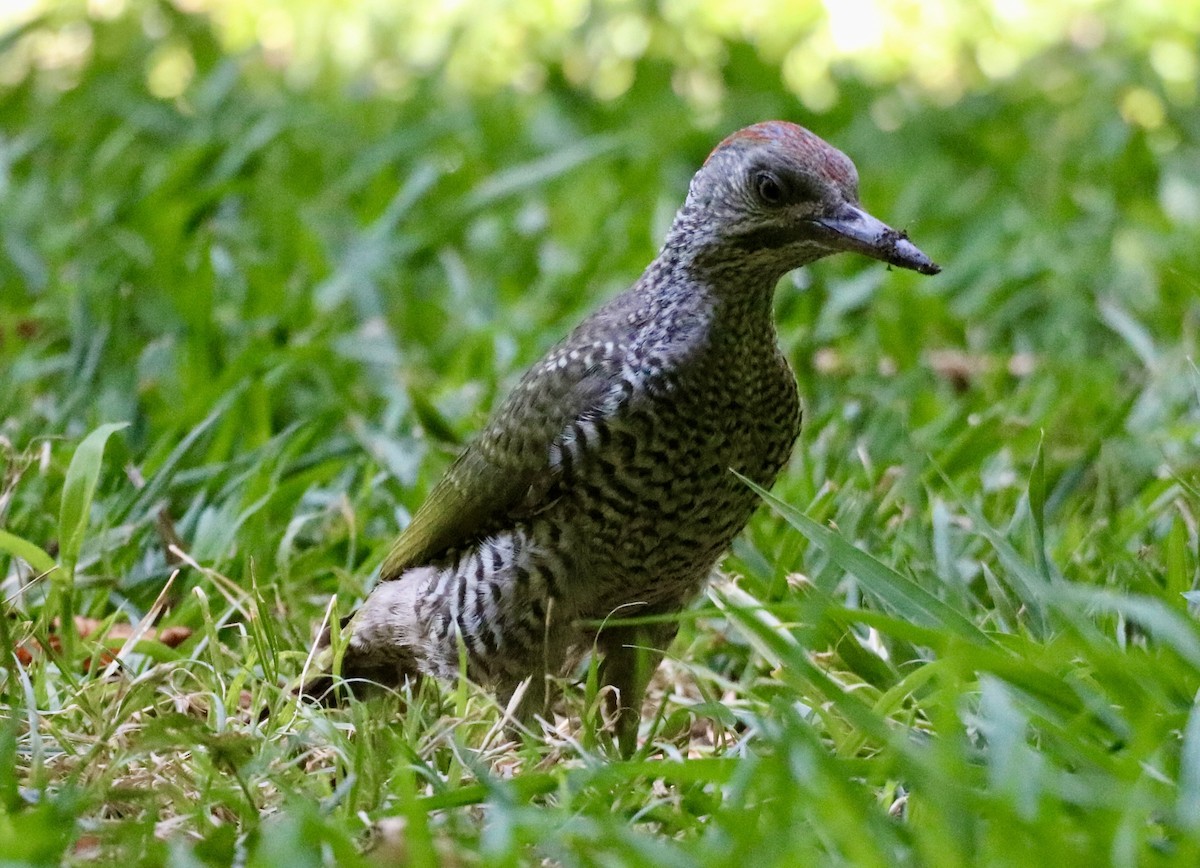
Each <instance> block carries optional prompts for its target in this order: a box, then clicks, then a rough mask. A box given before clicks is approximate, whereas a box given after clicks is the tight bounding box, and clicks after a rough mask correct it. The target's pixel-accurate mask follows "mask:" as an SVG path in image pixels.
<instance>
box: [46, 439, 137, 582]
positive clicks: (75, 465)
mask: <svg viewBox="0 0 1200 868" xmlns="http://www.w3.org/2000/svg"><path fill="white" fill-rule="evenodd" d="M128 425H129V423H128V422H112V423H109V424H107V425H101V426H100V427H99V428H97V429H96V430H95V431H93V432H92V433H91V434H88V436H87V437H84V438H83V442H82V443H80V444H79V446H78V448H76V450H75V454H74V455H73V456H71V464H70V465H69V466H68V467H67V478H66V480H65V481H64V482H63V491H62V503H61V506H60V508H59V513H58V540H59V560H60V561H61V562H62V568H63V569H62V579H63V581H64V582H66V583H68V584H69V583H71V582H72V581H74V578H75V564H76V562H77V561H78V559H79V548H80V546H81V545H83V535H84V533H85V532H86V531H87V524H88V512H89V511H90V510H91V507H92V497H93V496H94V495H95V493H96V482H97V480H98V479H99V478H100V466H101V464H102V463H103V461H104V446H105V444H107V443H108V438H109V437H111V436H112V435H113V434H114V433H115V432H117V431H120V430H121V429H122V428H126V427H128Z"/></svg>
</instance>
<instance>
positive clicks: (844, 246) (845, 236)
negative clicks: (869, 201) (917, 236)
mask: <svg viewBox="0 0 1200 868" xmlns="http://www.w3.org/2000/svg"><path fill="white" fill-rule="evenodd" d="M813 223H815V224H816V225H817V226H819V227H821V229H822V230H824V233H825V234H827V237H828V240H829V243H830V244H831V246H833V247H836V248H838V249H839V250H852V251H854V252H855V253H862V254H865V255H867V256H870V257H872V258H873V259H881V260H883V261H884V262H886V263H888V264H890V265H895V266H898V267H900V268H909V269H912V270H913V271H916V272H919V273H921V274H937V273H938V272H939V271H941V270H942V269H941V266H939V265H937V264H936V263H935V262H934V261H933V260H932V259H930V258H929V257H928V256H926V255H925V254H924V253H922V252H921V251H920V250H918V249H917V245H915V244H913V243H912V242H911V241H909V240H908V235H906V234H905V233H903V232H897V231H896V230H895V229H893V228H892V227H890V226H888V225H887V224H886V223H884V222H883V221H881V220H876V219H875V218H874V217H872V216H871V215H870V214H868V213H867V212H866V211H864V210H862V209H861V208H859V207H858V206H856V205H851V204H849V203H845V204H843V205H841V206H840V207H839V208H838V209H837V211H836V212H835V213H834V214H832V215H830V216H828V217H818V218H816V219H815V220H813Z"/></svg>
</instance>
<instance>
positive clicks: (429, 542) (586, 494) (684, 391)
mask: <svg viewBox="0 0 1200 868" xmlns="http://www.w3.org/2000/svg"><path fill="white" fill-rule="evenodd" d="M844 251H850V252H855V253H859V254H863V255H865V256H868V257H872V258H874V259H877V260H882V261H883V262H886V263H889V264H890V265H894V266H897V267H899V268H905V269H911V270H914V271H917V272H919V273H921V274H926V275H932V274H936V273H938V272H939V271H940V268H939V266H937V265H936V264H934V262H933V261H932V260H931V259H930V258H929V257H928V256H926V255H925V254H924V253H922V252H921V250H919V249H918V248H917V247H916V246H915V245H914V244H913V243H912V242H911V241H910V240H909V238H908V236H907V234H906V233H905V232H901V231H897V230H895V229H892V228H891V227H890V226H888V225H886V224H885V223H883V222H881V221H880V220H878V219H876V218H875V217H873V216H871V215H870V214H869V213H868V212H867V211H865V210H864V209H863V207H862V205H861V204H860V203H859V197H858V173H857V170H856V168H855V166H854V163H853V162H851V160H850V159H849V158H848V157H847V156H846V155H845V154H843V153H842V152H841V151H839V150H838V149H836V148H835V147H833V146H832V145H830V144H828V143H826V142H825V141H823V140H822V139H821V138H819V137H818V136H817V135H815V134H814V133H812V132H810V131H809V130H807V129H805V128H804V127H801V126H799V125H797V124H794V123H790V122H787V121H766V122H762V123H757V124H754V125H752V126H748V127H745V128H744V129H740V130H738V131H736V132H734V133H733V134H731V135H729V136H728V137H727V138H725V139H724V140H723V141H721V142H720V143H719V144H718V145H717V146H716V148H714V149H713V151H712V152H711V154H710V155H709V156H708V158H707V160H705V162H704V163H703V165H702V166H701V167H700V168H699V170H698V171H697V172H696V173H695V175H694V177H693V178H692V180H691V183H690V185H689V188H688V192H687V195H686V198H685V200H684V202H683V205H682V207H681V208H680V209H679V211H678V212H677V214H676V216H675V219H674V221H673V223H672V225H671V227H670V229H669V230H668V232H667V234H666V238H665V240H664V242H663V245H662V247H661V249H660V251H659V253H658V255H657V256H656V257H655V258H654V260H653V261H652V262H651V263H650V264H649V266H648V267H647V268H646V270H645V271H644V272H643V274H642V275H641V277H640V278H639V279H638V280H637V281H636V282H635V283H634V284H633V285H632V286H631V287H630V288H629V289H628V290H626V291H625V292H623V293H621V294H619V295H617V296H616V297H615V298H613V299H611V300H610V301H608V302H607V303H605V304H603V305H602V306H600V307H599V308H598V309H597V310H595V311H594V312H593V313H591V314H590V315H589V316H587V317H586V318H585V319H584V320H583V321H582V322H580V323H579V325H578V326H577V327H576V328H575V329H574V330H573V331H571V332H570V334H568V335H567V336H566V337H565V338H564V339H563V340H562V341H560V342H559V343H558V344H556V345H555V346H553V347H552V348H551V349H550V350H549V351H547V352H546V354H545V355H544V356H543V357H542V358H541V360H540V361H538V362H536V363H535V364H534V365H533V366H532V367H530V368H529V369H528V370H527V371H526V372H525V374H524V376H523V377H521V379H520V380H519V381H518V382H517V384H516V386H515V387H514V388H513V389H512V391H511V393H509V394H508V396H507V397H506V398H505V399H504V400H503V401H502V402H501V403H500V404H499V406H498V407H497V408H496V409H495V411H494V412H493V413H492V414H491V416H490V417H489V420H488V421H487V422H486V424H485V425H484V427H483V428H482V430H481V431H480V432H479V434H478V436H477V437H475V439H473V440H472V441H471V442H470V443H469V444H468V445H467V447H466V448H465V450H464V451H463V452H462V453H461V454H460V455H459V456H458V458H457V459H456V460H455V461H454V462H453V463H452V464H451V465H450V467H449V468H448V469H447V471H446V472H445V473H444V475H443V476H442V477H441V478H440V480H439V481H438V482H437V483H436V485H435V486H434V487H433V489H432V490H431V491H430V493H429V495H428V497H427V498H426V500H425V501H424V503H423V505H422V506H421V507H420V508H419V509H418V510H417V512H416V513H415V514H414V516H413V518H412V521H411V522H410V523H409V525H408V526H407V528H406V529H405V530H404V531H403V532H402V533H401V534H400V536H399V537H398V539H397V540H396V541H395V543H394V544H393V545H392V547H391V549H390V551H389V553H388V554H387V556H386V558H385V560H384V561H383V564H382V566H381V568H380V576H379V582H378V584H376V585H375V587H374V588H373V589H372V590H371V591H370V593H369V594H368V595H367V597H366V599H365V601H364V602H363V604H362V605H361V606H360V608H359V609H358V610H357V611H356V612H355V613H354V614H353V615H351V616H350V617H349V618H347V619H346V623H345V630H346V632H347V633H348V640H347V641H346V644H345V646H344V648H343V649H342V658H341V668H340V680H338V679H335V678H334V674H333V672H332V670H331V668H330V665H331V664H330V663H329V659H328V657H329V650H330V649H328V648H325V652H326V658H327V659H326V660H325V662H324V663H323V664H322V665H321V666H320V667H318V668H319V669H321V670H323V671H321V674H319V675H318V676H316V677H314V678H312V679H310V680H309V681H308V682H307V683H306V684H304V686H303V687H302V688H301V692H302V693H303V694H304V695H306V696H308V697H310V698H317V699H322V700H325V701H329V697H330V696H335V695H340V694H339V691H338V689H337V687H338V685H341V686H345V685H347V684H351V685H353V684H356V683H374V684H378V685H383V686H385V687H396V686H399V685H401V684H403V683H404V682H405V681H417V680H419V679H421V678H425V677H433V678H435V679H441V680H452V679H454V678H456V677H457V676H458V675H459V672H460V665H461V664H462V663H463V662H465V665H466V673H467V675H468V677H469V678H470V679H471V680H472V681H475V682H476V683H478V684H481V685H484V686H487V687H490V688H491V689H492V690H493V691H494V693H495V695H496V697H497V698H498V700H499V701H500V702H501V704H502V705H507V704H508V703H509V702H510V700H511V701H513V702H514V703H515V704H516V708H517V715H518V717H526V718H527V717H528V716H529V715H530V714H531V713H533V712H534V711H537V710H538V709H539V708H541V707H544V705H545V703H546V702H547V701H548V693H547V692H546V690H545V689H542V687H541V685H543V684H545V683H546V681H547V678H546V676H548V675H564V674H565V675H569V674H570V673H571V671H572V668H573V667H578V666H579V665H580V663H581V661H582V659H583V658H584V657H586V655H587V654H588V653H591V652H594V653H598V654H599V655H600V658H601V662H600V664H599V675H600V681H601V683H602V684H604V685H607V686H611V687H612V688H613V689H612V690H611V691H606V695H608V696H610V697H613V699H612V700H611V702H612V710H613V712H614V716H615V721H616V722H615V729H616V733H617V739H618V744H619V746H620V749H621V751H622V752H623V753H624V754H626V755H628V754H629V753H630V752H631V751H632V750H634V749H635V745H636V739H637V734H638V725H639V723H640V719H641V709H642V703H643V699H644V691H645V688H646V682H647V680H648V678H649V675H650V674H651V673H652V672H653V670H654V669H655V668H656V666H657V664H658V662H659V660H660V659H661V655H662V654H663V652H664V650H665V649H666V647H667V646H668V645H669V643H670V642H671V641H672V639H673V638H674V636H675V633H676V630H677V626H678V621H677V619H673V618H672V617H671V616H672V615H674V614H675V613H677V612H679V611H680V610H682V609H683V608H684V607H686V606H687V605H688V604H689V603H690V602H691V601H692V600H693V599H695V598H696V597H697V596H698V595H699V593H700V592H701V590H702V588H703V586H704V584H705V582H706V581H707V579H708V577H709V576H710V574H711V573H712V572H713V571H714V569H715V568H716V567H717V565H718V563H719V561H720V559H721V557H722V555H723V554H724V553H725V551H726V550H727V549H728V548H729V546H730V544H731V543H732V541H733V539H734V537H735V536H736V535H737V534H738V533H739V532H740V531H741V530H742V528H743V527H745V525H746V524H747V522H748V521H749V519H750V517H751V515H752V514H753V512H754V510H755V507H756V506H757V504H758V496H757V495H756V494H755V492H754V491H752V490H751V488H750V487H749V486H747V485H746V484H745V482H744V481H743V479H741V478H739V476H740V477H744V478H746V479H749V480H752V481H753V482H755V483H757V484H758V485H759V486H762V487H763V488H770V487H771V485H772V484H773V483H774V482H775V480H776V477H777V476H778V474H779V473H780V471H781V470H782V468H783V467H784V465H785V463H786V462H787V461H788V459H789V456H790V454H791V452H792V449H793V445H794V443H795V441H796V439H797V437H798V435H799V432H800V420H801V402H800V398H799V390H798V387H797V383H796V379H795V376H794V374H793V372H792V369H791V367H790V365H789V363H788V360H787V358H786V357H785V355H784V354H783V352H782V351H781V349H780V347H779V344H778V340H777V336H776V327H775V320H774V314H773V297H774V294H775V289H776V285H777V284H778V283H779V282H780V279H781V278H782V277H783V276H784V275H785V274H787V273H788V272H790V271H792V270H794V269H796V268H800V267H802V266H805V265H808V264H810V263H812V262H815V261H816V260H818V259H821V258H822V257H825V256H829V255H831V254H834V253H839V252H844ZM607 620H612V621H615V622H616V623H615V625H614V626H604V625H605V622H606V621H607ZM328 632H329V631H326V634H325V636H324V637H323V638H322V639H321V640H319V641H320V644H321V645H324V646H328V644H329V641H330V640H329V636H328ZM527 681H528V683H527V684H526V682H527ZM523 684H525V686H522V685H523ZM518 689H521V690H523V691H524V692H523V693H521V694H518V693H517V691H518ZM514 697H515V698H514ZM539 703H540V705H539Z"/></svg>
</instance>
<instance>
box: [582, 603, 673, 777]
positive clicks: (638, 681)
mask: <svg viewBox="0 0 1200 868" xmlns="http://www.w3.org/2000/svg"><path fill="white" fill-rule="evenodd" d="M677 629H678V625H677V624H675V623H668V624H644V625H637V626H629V627H610V628H607V629H605V630H604V632H603V633H601V634H600V639H599V646H600V649H601V650H602V651H603V652H604V660H603V662H602V663H601V664H600V683H601V684H602V685H608V686H610V687H613V688H615V691H610V693H609V695H608V699H607V700H606V702H607V703H608V711H609V713H610V715H612V716H613V717H615V719H616V731H617V732H616V734H617V747H618V748H619V749H620V751H621V755H622V756H624V757H630V756H632V755H633V752H634V750H636V749H637V735H638V724H639V723H641V720H642V702H643V700H644V698H645V695H646V686H647V685H648V684H649V683H650V678H651V677H652V676H653V675H654V670H656V669H657V668H658V664H659V662H661V661H662V657H663V652H664V651H665V650H666V648H667V646H668V645H670V644H671V640H672V639H674V638H675V632H676V630H677ZM618 703H619V704H618Z"/></svg>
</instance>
